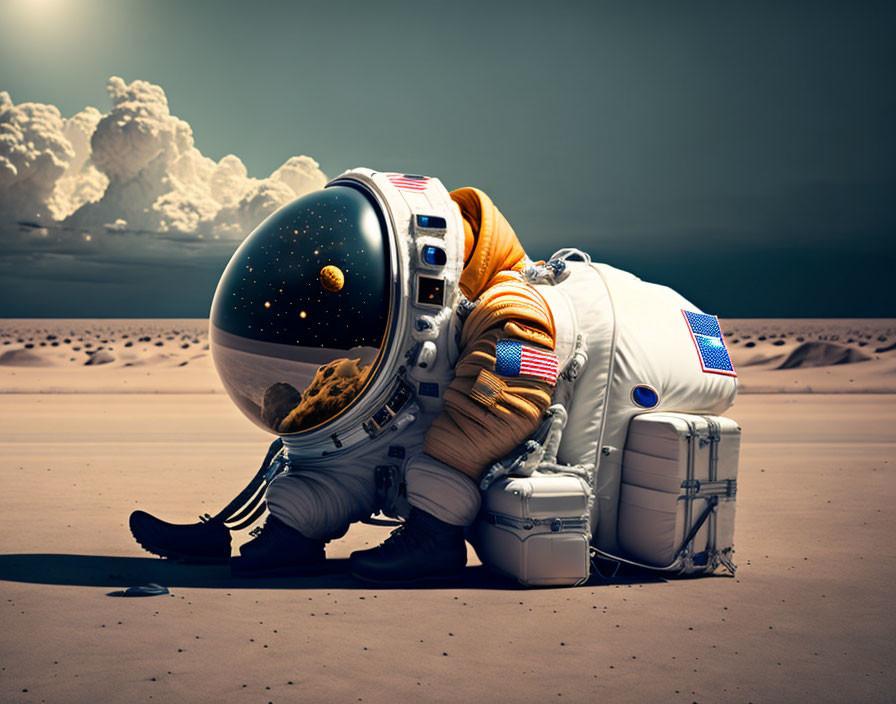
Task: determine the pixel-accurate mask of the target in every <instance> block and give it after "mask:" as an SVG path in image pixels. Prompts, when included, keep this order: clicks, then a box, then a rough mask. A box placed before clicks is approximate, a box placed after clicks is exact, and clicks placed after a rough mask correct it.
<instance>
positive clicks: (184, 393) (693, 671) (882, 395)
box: [0, 320, 896, 704]
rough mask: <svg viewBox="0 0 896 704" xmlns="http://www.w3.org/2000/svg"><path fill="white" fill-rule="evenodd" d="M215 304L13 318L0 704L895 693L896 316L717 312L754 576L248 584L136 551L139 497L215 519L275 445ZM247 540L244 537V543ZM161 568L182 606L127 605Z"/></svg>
mask: <svg viewBox="0 0 896 704" xmlns="http://www.w3.org/2000/svg"><path fill="white" fill-rule="evenodd" d="M206 326H207V322H206V321H202V320H157V321H147V320H92V321H86V320H5V321H0V487H2V494H0V615H2V616H0V701H3V702H50V703H56V702H128V703H132V702H136V701H160V702H260V703H262V704H264V703H266V702H297V701H308V702H390V703H391V702H413V701H433V702H451V703H452V704H455V703H456V702H480V701H513V702H545V701H567V702H568V701H573V702H585V701H588V702H594V701H609V702H629V701H637V702H686V703H689V702H694V701H697V702H842V701H856V702H889V701H892V700H893V691H894V689H896V674H894V670H893V667H892V663H893V661H894V656H896V617H894V613H896V612H894V608H893V599H892V597H891V593H892V590H893V584H894V582H896V549H894V547H893V538H894V536H896V518H894V517H896V512H894V508H893V506H894V500H896V482H894V478H893V476H892V473H893V468H894V466H896V395H894V394H896V320H836V321H832V320H724V321H723V330H724V331H725V332H726V338H727V341H728V344H729V347H730V349H731V351H732V355H733V357H734V361H735V365H736V366H737V368H738V371H739V373H740V388H741V393H740V395H739V396H738V398H737V401H736V403H735V405H734V407H733V408H732V409H730V411H728V413H727V415H729V416H731V417H732V418H734V419H736V420H737V421H738V422H739V423H740V425H741V427H742V428H743V445H742V451H741V464H740V472H739V490H738V501H737V527H736V534H735V548H736V554H735V562H736V563H737V564H738V570H737V574H736V577H734V578H732V577H727V576H712V577H703V578H672V579H666V578H662V577H659V576H657V575H654V574H650V573H647V572H638V571H634V570H631V571H628V572H624V573H623V574H622V575H621V576H618V577H616V578H613V579H602V578H599V577H597V576H595V577H593V578H592V579H591V580H590V581H589V582H588V583H587V584H585V585H583V586H579V587H574V588H562V589H524V588H521V587H519V586H517V585H515V584H513V583H511V582H509V581H507V580H505V579H503V578H501V577H498V576H496V575H493V574H491V573H490V572H489V571H488V570H486V569H485V568H484V567H482V566H481V565H479V563H478V561H477V559H476V557H475V555H474V554H472V552H471V556H470V557H471V559H470V566H469V567H468V568H467V570H466V571H465V574H464V575H463V577H462V579H461V581H460V582H459V583H456V584H452V585H450V586H444V587H440V588H429V589H372V588H368V587H365V586H363V585H361V584H359V583H357V582H355V581H354V580H353V578H352V577H351V576H350V574H349V573H348V566H347V557H348V555H349V553H350V552H351V551H352V550H354V549H357V548H359V547H363V546H366V545H373V544H376V543H377V542H379V541H380V540H382V539H383V538H384V537H385V536H386V535H387V534H388V530H389V528H383V527H375V526H367V525H358V526H355V527H353V528H352V530H350V531H349V533H348V535H347V536H346V537H345V538H343V539H342V540H339V541H337V542H334V543H332V544H331V545H330V546H329V547H328V556H329V557H330V558H331V563H332V564H331V569H330V571H329V572H328V573H327V574H324V575H322V576H316V577H308V578H302V579H300V578H292V579H279V580H274V579H271V580H261V581H257V580H238V579H233V578H231V577H230V575H229V573H228V570H227V568H226V567H223V566H190V565H181V564H177V563H173V562H170V561H166V560H161V559H158V558H154V557H152V556H151V555H149V554H147V553H145V552H144V551H142V549H141V548H140V547H139V546H138V545H137V544H136V543H135V542H134V540H133V539H132V537H131V535H130V533H129V532H128V529H127V517H128V514H129V513H130V512H131V511H132V510H133V509H136V508H141V509H144V510H148V511H150V512H152V513H155V514H156V515H159V516H160V517H162V518H165V519H167V520H172V521H179V522H190V521H193V520H196V518H197V515H198V514H200V513H205V512H210V513H214V512H215V511H216V510H217V509H219V508H220V507H221V506H223V504H224V503H226V502H227V500H229V499H230V498H231V497H232V495H233V494H234V493H235V492H236V491H237V490H239V489H240V488H242V486H243V484H244V483H245V481H246V480H247V479H248V477H249V476H251V475H252V474H253V473H254V472H255V470H256V468H257V466H258V464H259V462H260V461H261V458H262V455H263V454H264V451H265V449H266V447H267V445H268V443H269V441H270V436H268V435H266V434H265V433H264V432H263V431H261V430H259V429H258V428H256V427H255V426H253V425H252V424H251V423H250V422H249V421H248V420H246V419H245V418H244V417H243V416H242V415H241V414H240V413H239V411H238V410H237V409H236V407H235V406H234V405H233V404H232V403H231V402H230V400H229V399H228V398H227V396H226V394H225V393H224V391H223V390H222V388H221V387H220V384H219V382H218V380H217V376H216V375H215V372H214V369H213V367H212V365H211V362H210V359H209V352H208V337H207V333H206ZM234 537H235V540H234V549H236V547H237V546H238V545H239V544H240V543H241V542H243V541H244V540H246V539H247V538H248V536H247V535H246V534H239V535H236V536H234ZM150 582H155V583H159V584H162V585H164V586H166V587H167V588H168V589H169V590H170V594H169V595H164V596H155V597H147V598H117V597H115V596H109V595H110V594H114V593H115V592H118V591H120V590H122V589H126V588H128V587H130V586H136V585H144V584H147V583H150Z"/></svg>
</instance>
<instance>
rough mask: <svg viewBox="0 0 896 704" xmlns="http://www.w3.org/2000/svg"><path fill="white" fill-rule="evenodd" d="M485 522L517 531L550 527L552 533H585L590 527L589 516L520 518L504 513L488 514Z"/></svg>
mask: <svg viewBox="0 0 896 704" xmlns="http://www.w3.org/2000/svg"><path fill="white" fill-rule="evenodd" d="M485 520H486V522H488V523H491V524H492V525H493V526H507V527H509V528H516V529H517V530H532V529H533V528H535V527H536V526H548V527H550V529H551V532H552V533H560V532H562V531H566V530H568V531H580V532H581V531H583V530H585V528H586V527H587V526H588V517H587V516H572V517H566V518H518V517H516V516H506V515H504V514H503V513H491V512H489V513H486V514H485Z"/></svg>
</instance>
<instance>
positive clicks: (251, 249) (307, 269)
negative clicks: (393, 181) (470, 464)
mask: <svg viewBox="0 0 896 704" xmlns="http://www.w3.org/2000/svg"><path fill="white" fill-rule="evenodd" d="M389 251H390V250H389V242H388V234H387V230H386V227H385V224H384V223H383V222H382V219H381V216H380V213H379V211H378V209H377V208H376V207H375V206H374V205H373V204H372V203H371V202H370V201H369V200H368V196H367V195H365V194H364V193H361V192H360V191H357V190H355V189H353V188H349V187H343V186H334V187H331V188H327V189H324V190H322V191H316V192H314V193H310V194H308V195H306V196H303V197H302V198H299V199H298V200H296V201H293V202H292V203H290V204H289V205H287V206H284V207H283V208H281V209H280V210H278V211H277V212H275V213H274V214H273V215H271V216H270V217H269V218H268V219H267V220H265V221H264V222H263V223H262V224H261V225H259V226H258V227H257V228H256V229H255V230H254V231H253V232H252V234H250V235H249V237H247V238H246V240H245V241H244V242H243V243H242V245H240V247H239V249H238V250H237V251H236V253H235V254H234V255H233V258H232V259H231V260H230V263H229V264H228V265H227V268H226V269H225V271H224V274H223V276H222V277H221V281H220V283H219V284H218V289H217V291H216V292H215V298H214V301H213V303H212V313H211V350H212V356H213V357H214V360H215V366H216V367H217V369H218V373H219V374H220V376H221V380H222V381H223V383H224V387H225V388H226V389H227V392H228V393H229V394H230V396H231V398H233V400H234V401H235V402H236V404H237V406H239V408H240V409H241V410H242V411H243V412H244V413H245V414H246V415H247V416H249V417H250V418H251V419H252V420H253V421H255V422H256V423H257V424H259V425H260V426H261V427H263V428H264V429H266V430H268V431H272V432H275V433H279V434H287V433H298V432H303V431H307V430H310V429H311V428H316V427H319V426H320V425H321V424H323V423H326V422H328V421H330V420H332V419H333V418H335V417H336V416H337V415H339V414H340V413H341V412H342V411H343V410H345V409H346V408H347V407H348V406H349V405H350V404H351V403H352V402H353V401H355V400H356V399H358V398H359V397H360V396H361V394H362V393H363V390H364V388H365V386H366V385H367V383H368V382H369V381H370V379H372V378H373V374H374V372H375V369H376V367H377V366H378V362H379V359H380V357H381V356H382V354H381V353H382V352H383V348H384V345H385V344H386V343H387V342H388V337H389V330H390V326H391V320H390V312H391V304H392V301H391V289H392V287H391V274H390V259H389V257H390V254H389Z"/></svg>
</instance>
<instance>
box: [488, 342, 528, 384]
mask: <svg viewBox="0 0 896 704" xmlns="http://www.w3.org/2000/svg"><path fill="white" fill-rule="evenodd" d="M522 359H523V343H522V342H517V341H516V340H498V344H497V345H495V373H496V374H500V375H501V376H519V374H520V364H521V363H522Z"/></svg>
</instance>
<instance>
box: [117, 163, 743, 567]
mask: <svg viewBox="0 0 896 704" xmlns="http://www.w3.org/2000/svg"><path fill="white" fill-rule="evenodd" d="M492 210H493V206H492V205H491V203H490V201H488V199H487V197H486V196H484V194H482V193H481V192H478V191H475V189H465V190H464V191H463V192H455V193H453V194H449V193H448V192H447V190H446V189H445V188H444V187H443V186H442V184H441V183H440V182H439V181H438V180H437V179H434V178H427V177H422V176H413V175H406V174H394V173H379V172H374V171H371V170H368V169H355V170H352V171H349V172H346V173H345V174H343V175H342V176H340V177H338V178H336V179H334V180H333V181H331V182H330V183H329V184H328V185H327V187H326V188H325V189H324V190H323V191H318V192H316V193H314V194H310V195H309V196H305V197H304V198H300V199H299V200H297V201H295V202H294V203H292V204H290V205H288V206H286V207H284V208H282V209H280V210H279V211H277V212H276V213H274V214H273V215H272V216H270V217H269V218H268V219H267V220H266V221H265V222H264V223H262V224H261V225H260V226H259V227H258V228H257V229H256V230H255V231H254V232H253V233H252V234H251V235H250V236H249V237H248V238H247V239H246V240H245V241H244V243H243V244H242V245H241V246H240V248H239V249H238V250H237V252H236V253H235V254H234V256H233V258H232V259H231V261H230V263H229V265H228V267H227V269H226V271H225V272H224V274H223V276H222V278H221V282H220V284H219V286H218V290H217V292H216V294H215V299H214V303H213V306H212V314H211V350H212V353H213V357H214V360H215V365H216V367H217V369H218V372H219V374H220V376H221V379H222V381H223V383H224V386H225V388H226V389H227V391H228V393H229V394H230V396H231V398H232V399H233V400H234V402H235V403H236V404H237V406H238V407H239V408H240V409H241V410H242V411H243V412H244V413H245V414H246V415H247V416H248V417H249V418H251V419H252V420H253V421H254V422H256V423H257V424H258V425H260V426H261V427H263V428H264V429H266V430H268V431H270V432H273V433H275V434H277V435H278V436H279V437H280V440H281V441H282V449H281V444H280V441H278V442H276V443H275V445H274V446H272V450H271V452H270V453H269V456H268V458H267V459H266V461H265V464H264V465H263V467H262V470H261V471H260V472H259V475H258V477H257V478H256V481H255V482H254V483H253V484H252V485H250V487H247V490H246V491H245V492H243V494H241V496H240V497H238V498H237V500H235V501H234V502H233V503H232V504H231V505H230V506H228V507H227V509H225V510H224V511H222V512H221V514H219V515H218V516H216V517H214V518H211V517H207V518H206V520H204V522H203V523H200V524H195V525H192V526H177V525H174V524H167V523H164V522H162V521H159V520H158V519H156V518H154V517H152V516H149V514H146V513H143V512H135V514H134V515H132V518H131V529H132V532H133V533H134V535H135V536H136V537H137V539H138V541H139V542H140V543H141V544H142V545H144V547H146V548H147V549H148V550H150V551H151V552H154V553H156V554H160V555H163V556H168V557H176V558H180V559H200V560H201V559H208V560H213V559H221V558H224V557H225V552H226V554H227V556H229V530H228V529H234V528H238V527H243V526H245V525H247V524H249V523H251V522H252V521H253V520H255V519H256V518H257V517H258V516H259V512H260V510H262V508H263V506H259V501H260V500H261V498H262V496H263V498H264V500H265V502H266V506H267V509H268V510H269V512H270V516H271V517H269V519H268V523H266V524H265V528H264V530H263V531H262V532H261V535H259V536H258V537H256V540H255V541H252V542H250V543H248V544H246V545H244V546H243V548H242V550H241V553H242V554H241V556H240V557H239V558H233V560H232V561H231V565H232V567H233V570H234V573H235V574H244V575H247V576H249V575H255V574H292V573H296V572H303V571H310V570H312V569H317V568H320V567H321V565H322V562H323V545H324V544H325V542H326V541H327V540H329V539H332V538H334V537H338V536H339V535H341V534H343V533H344V532H345V530H346V529H347V527H348V525H349V524H350V523H352V522H355V521H359V520H363V519H366V518H368V517H370V516H371V515H372V514H376V513H377V512H382V513H384V514H386V515H389V516H393V517H407V518H408V521H407V523H406V524H405V527H404V528H403V529H400V530H399V531H398V535H397V536H393V538H392V539H390V540H391V541H392V542H391V543H389V541H387V543H389V544H384V546H380V548H374V549H373V550H372V551H365V552H366V553H367V554H362V553H359V554H356V555H354V556H353V571H354V573H355V574H356V575H357V576H358V577H360V578H362V579H368V580H369V581H383V582H390V581H407V580H414V579H417V578H426V577H430V576H433V575H435V576H439V575H442V574H445V573H447V572H451V571H455V570H456V569H457V568H458V567H462V566H463V564H464V563H465V559H466V558H465V550H464V543H463V529H464V527H467V526H470V525H471V524H472V523H473V522H474V521H475V520H476V517H477V515H478V514H479V511H480V504H481V486H480V481H481V480H482V479H483V477H484V475H486V474H487V471H486V470H488V469H489V468H492V470H493V471H492V472H491V475H492V476H490V478H489V479H488V480H487V481H491V479H493V478H494V476H493V475H494V474H495V471H499V470H500V460H501V459H502V458H504V457H505V456H507V455H508V454H512V453H513V451H514V449H515V448H517V447H518V446H520V444H521V443H523V442H525V441H526V439H527V438H531V437H532V436H533V435H534V434H535V432H536V431H537V430H538V429H539V427H540V426H541V425H542V420H543V419H544V417H545V415H544V413H545V411H546V410H547V407H548V405H549V404H550V403H551V402H553V403H554V404H558V405H559V406H562V407H563V408H565V409H567V410H568V415H569V423H568V425H567V428H566V432H565V434H564V435H563V441H562V442H561V443H560V444H559V447H557V448H554V450H553V452H554V457H553V458H552V459H554V460H555V461H556V462H557V463H559V466H566V467H569V468H573V467H579V468H583V467H584V468H585V469H584V471H585V472H586V474H587V482H586V483H587V488H586V489H585V492H586V493H588V494H589V499H588V500H589V501H590V503H591V505H592V506H593V508H594V510H590V511H589V517H590V525H589V526H588V528H587V533H588V536H589V537H590V536H591V534H592V533H593V534H594V536H595V541H596V544H597V545H599V546H600V547H602V548H604V549H606V550H608V551H610V552H613V551H615V550H616V549H617V547H618V546H617V544H616V537H615V530H616V520H615V512H616V505H617V502H618V493H619V461H620V459H619V458H618V455H619V454H620V453H618V452H617V453H616V456H615V457H614V455H613V452H614V451H615V450H618V449H620V448H621V447H622V445H623V444H624V441H625V432H626V429H627V427H628V421H629V420H630V419H631V418H632V417H633V416H634V415H636V414H637V413H641V412H644V411H645V410H659V409H663V408H673V409H676V410H695V411H703V412H719V411H721V410H724V408H727V407H728V406H729V405H730V404H731V402H732V400H733V397H734V393H735V391H736V382H735V380H734V378H733V377H734V373H733V372H734V370H733V367H731V366H730V359H728V361H727V365H728V366H725V365H726V363H725V361H724V359H723V360H722V361H721V363H720V364H719V368H710V369H709V370H707V368H706V366H705V365H704V364H703V360H704V357H700V354H702V353H701V352H700V348H699V346H698V348H697V353H698V354H697V356H696V357H695V352H694V344H693V343H694V340H695V338H694V335H693V333H694V326H693V325H692V324H691V323H690V322H688V318H687V313H685V319H684V322H682V312H685V311H691V312H692V315H697V316H699V315H701V314H700V312H699V311H698V310H697V309H696V308H695V307H694V306H692V305H691V304H690V303H688V302H687V301H685V300H684V299H683V298H681V297H680V296H678V295H677V294H675V293H674V292H672V291H671V290H669V289H667V288H665V287H659V286H653V285H651V284H645V283H643V282H641V281H640V280H638V279H637V278H635V277H633V276H631V275H629V274H626V273H624V272H620V271H618V270H616V269H613V268H612V267H608V266H605V265H594V266H592V265H591V264H590V260H589V259H588V257H587V255H582V254H581V253H578V252H563V253H559V256H557V257H555V258H554V259H552V260H551V261H550V262H548V264H535V263H533V262H531V261H530V260H528V259H527V258H526V257H525V254H524V252H522V249H521V248H520V247H519V244H518V242H517V241H516V238H515V236H513V233H512V230H510V231H509V235H507V233H506V231H507V230H509V226H507V227H506V228H505V229H504V230H503V231H502V227H503V226H504V225H506V221H504V220H503V218H501V216H500V214H499V213H497V210H496V209H495V210H493V212H492ZM471 223H472V229H471ZM574 260H578V261H574ZM709 317H710V316H704V318H709ZM701 320H702V319H701ZM699 322H700V321H698V323H699ZM716 325H717V323H716ZM713 334H714V333H713ZM707 339H710V338H708V337H707ZM712 339H713V340H715V339H716V338H712ZM718 342H719V343H721V348H722V350H724V343H722V342H721V332H719V333H718ZM711 344H715V343H711ZM724 356H725V357H726V358H727V352H725V353H724ZM698 360H699V361H700V364H697V361H698ZM729 368H730V372H729V371H728V370H729ZM707 371H709V373H707ZM565 415H566V413H564V417H565ZM558 439H559V438H558ZM517 455H519V453H517ZM495 463H499V464H497V465H496V464H495ZM601 464H603V466H600V465H601ZM484 485H485V483H483V485H482V486H484ZM265 487H266V488H265ZM253 495H254V497H255V500H254V501H252V500H251V499H252V496H253ZM591 495H593V496H594V497H595V498H594V500H592V499H591V498H590V496H591ZM256 506H259V508H257V509H256ZM237 524H239V525H237ZM265 531H266V532H267V537H265ZM402 532H403V535H402ZM390 551H391V552H390ZM461 552H464V554H463V555H461ZM480 552H481V554H483V551H480ZM485 554H486V558H485V561H487V550H486V551H485ZM428 560H429V562H427V561H428ZM442 562H447V563H449V564H448V565H447V566H443V567H440V564H439V563H442ZM424 563H426V564H424ZM421 565H422V566H421ZM393 577H394V579H393Z"/></svg>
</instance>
